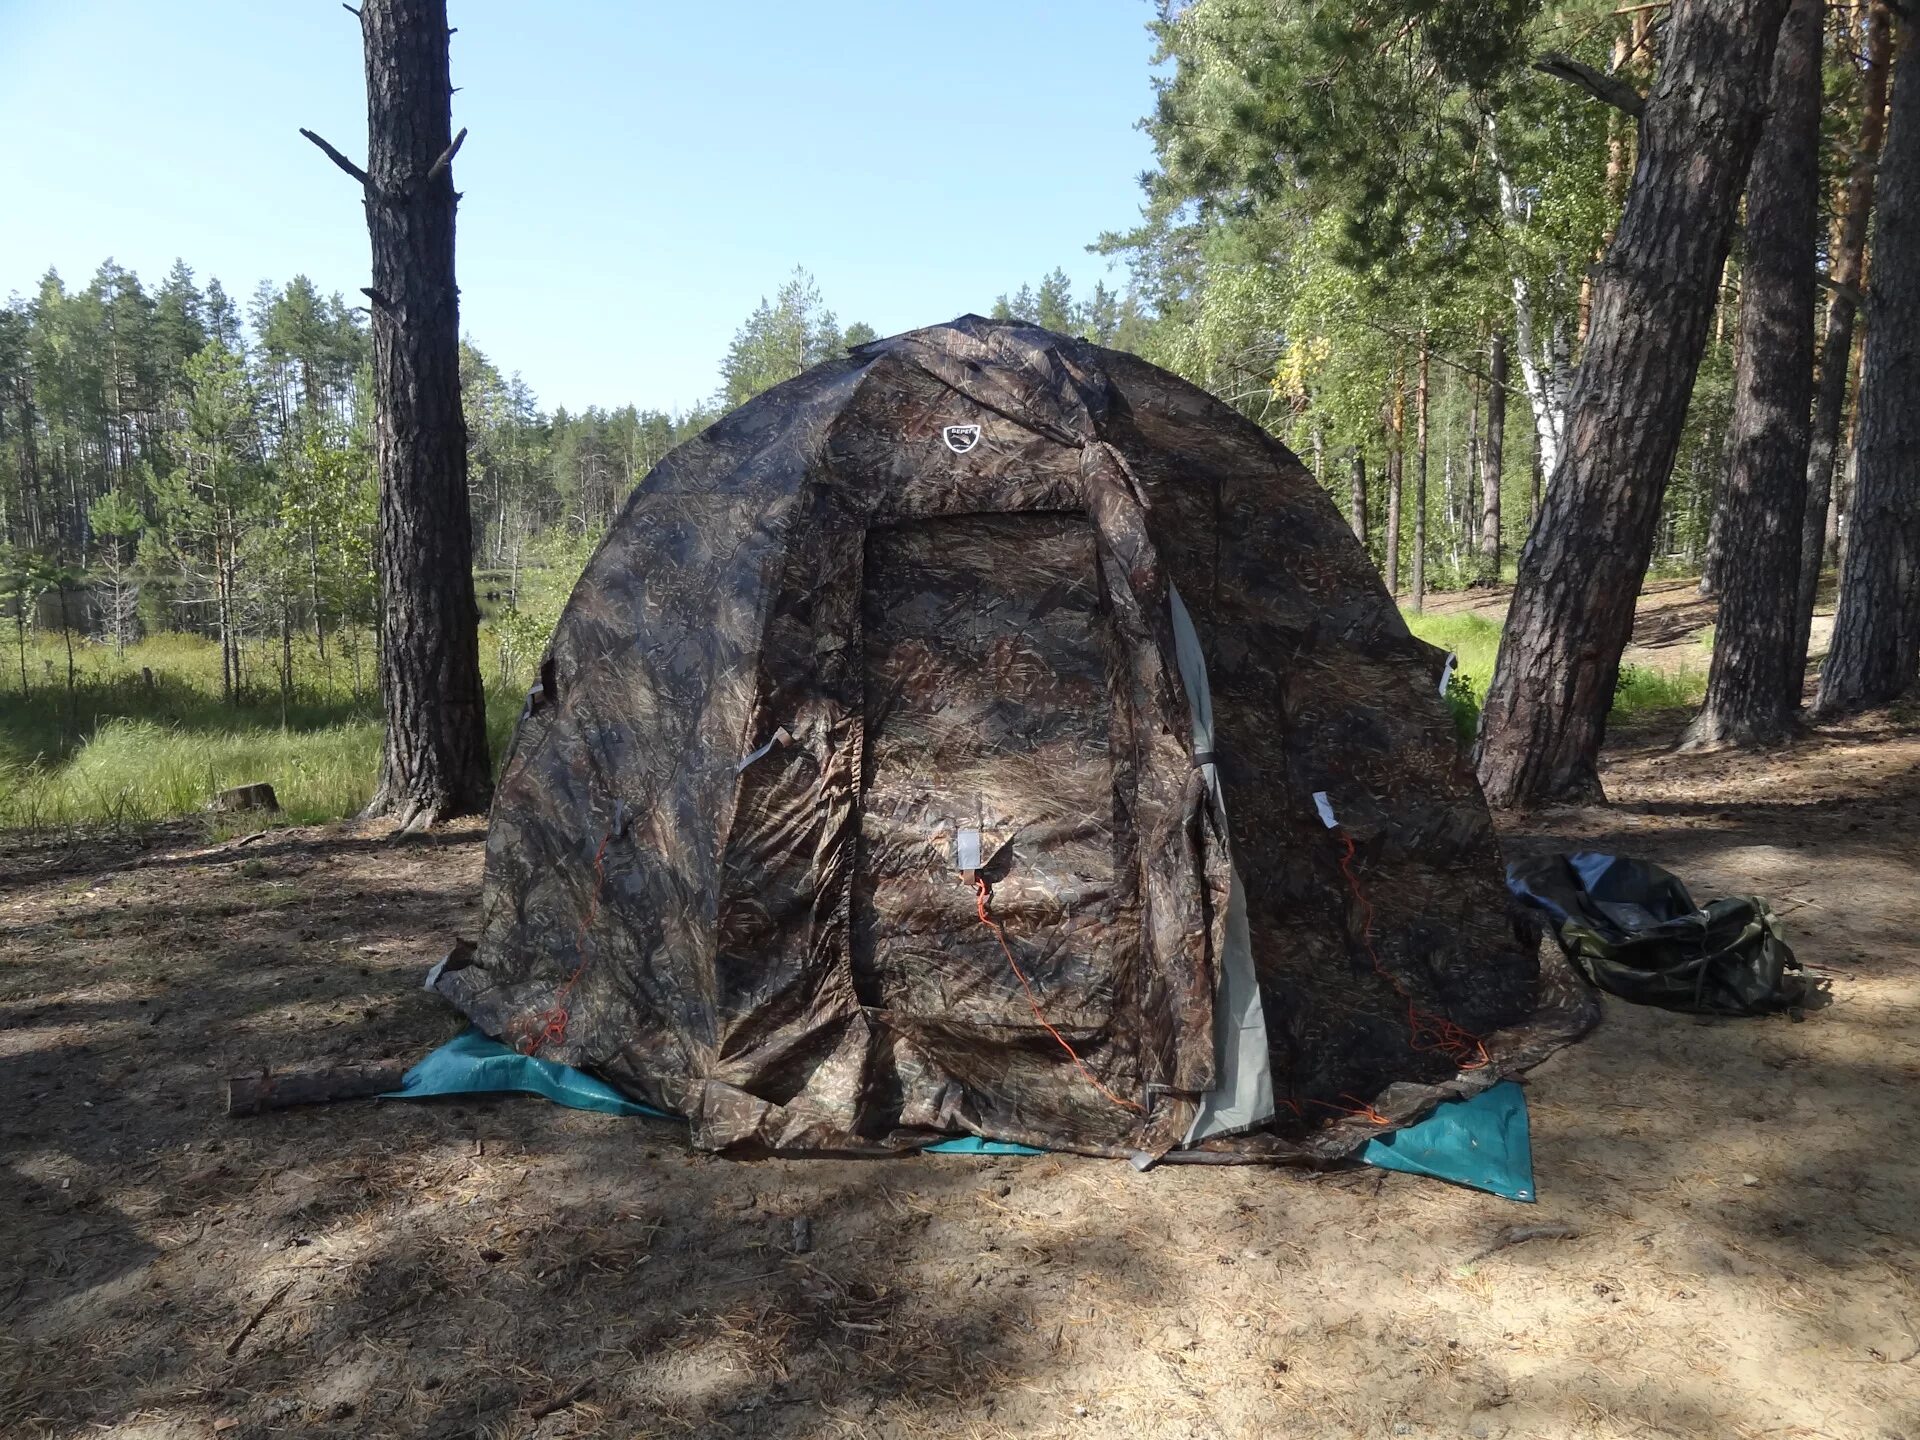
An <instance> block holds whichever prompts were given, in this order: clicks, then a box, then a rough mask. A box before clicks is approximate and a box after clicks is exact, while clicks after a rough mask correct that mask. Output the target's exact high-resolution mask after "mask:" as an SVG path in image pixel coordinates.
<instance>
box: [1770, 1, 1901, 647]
mask: <svg viewBox="0 0 1920 1440" xmlns="http://www.w3.org/2000/svg"><path fill="white" fill-rule="evenodd" d="M1892 60H1893V21H1892V17H1891V16H1890V15H1889V14H1888V13H1887V7H1886V6H1885V5H1884V4H1882V3H1880V0H1874V3H1873V4H1871V5H1870V6H1869V7H1868V10H1867V23H1866V73H1865V74H1864V76H1863V77H1862V79H1863V82H1864V93H1863V95H1862V97H1861V101H1862V103H1861V111H1860V134H1859V137H1858V139H1857V140H1856V141H1855V143H1854V151H1853V163H1852V165H1851V166H1849V168H1848V171H1847V179H1846V184H1845V186H1844V187H1843V190H1842V193H1841V197H1840V206H1839V210H1840V215H1839V219H1838V221H1837V222H1836V225H1835V234H1834V239H1833V250H1832V258H1831V260H1830V261H1829V264H1828V269H1827V275H1828V278H1829V280H1831V282H1832V290H1831V292H1830V295H1829V298H1828V301H1827V324H1826V332H1825V334H1824V335H1823V336H1822V337H1821V343H1820V370H1819V379H1818V384H1817V388H1816V389H1815V391H1814V402H1813V439H1812V443H1811V445H1810V446H1809V447H1808V453H1807V508H1806V516H1805V519H1804V522H1803V528H1802V530H1801V539H1800V595H1799V613H1798V614H1797V615H1796V617H1795V633H1794V656H1795V661H1796V664H1795V669H1794V673H1795V674H1796V675H1802V676H1804V675H1805V673H1806V667H1807V651H1808V648H1809V642H1810V639H1811V636H1812V631H1813V610H1814V606H1815V604H1816V603H1817V602H1818V600H1819V595H1820V571H1821V569H1822V567H1823V566H1824V565H1825V563H1826V558H1827V550H1828V546H1829V543H1830V542H1829V536H1830V535H1831V534H1833V531H1834V527H1833V523H1832V522H1833V517H1834V515H1835V514H1836V513H1837V507H1836V506H1835V505H1834V503H1833V501H1834V499H1835V496H1834V493H1833V492H1834V485H1833V472H1834V461H1835V457H1836V456H1837V455H1838V453H1839V444H1840V421H1841V416H1842V415H1843V413H1844V412H1845V410H1846V401H1847V383H1848V380H1849V377H1850V376H1851V375H1852V374H1853V370H1854V359H1853V355H1854V344H1853V332H1854V321H1855V317H1856V315H1857V313H1858V310H1859V304H1858V299H1857V297H1858V295H1859V292H1860V289H1861V285H1862V283H1863V281H1864V280H1865V278H1866V270H1865V260H1866V251H1867V221H1868V219H1869V217H1870V216H1871V214H1872V212H1873V181H1874V171H1875V167H1876V166H1877V165H1878V163H1879V158H1880V143H1881V141H1882V139H1883V138H1884V137H1885V134H1886V117H1887V69H1888V67H1889V65H1890V64H1891V63H1892ZM1802 683H1803V684H1804V681H1803V682H1802Z"/></svg>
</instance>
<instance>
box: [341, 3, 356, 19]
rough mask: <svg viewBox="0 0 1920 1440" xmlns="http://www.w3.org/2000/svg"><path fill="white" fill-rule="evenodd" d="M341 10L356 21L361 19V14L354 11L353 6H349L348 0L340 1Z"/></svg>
mask: <svg viewBox="0 0 1920 1440" xmlns="http://www.w3.org/2000/svg"><path fill="white" fill-rule="evenodd" d="M340 8H341V9H342V10H344V11H346V12H347V14H349V15H351V16H352V17H353V18H354V19H356V20H358V19H359V18H360V12H359V11H358V10H356V9H354V7H353V6H351V5H349V4H347V0H340Z"/></svg>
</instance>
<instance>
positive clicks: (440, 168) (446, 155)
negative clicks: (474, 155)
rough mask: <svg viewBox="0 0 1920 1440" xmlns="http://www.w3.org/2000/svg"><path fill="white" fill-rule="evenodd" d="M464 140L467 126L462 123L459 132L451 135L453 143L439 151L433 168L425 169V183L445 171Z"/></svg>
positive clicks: (433, 179)
mask: <svg viewBox="0 0 1920 1440" xmlns="http://www.w3.org/2000/svg"><path fill="white" fill-rule="evenodd" d="M466 140H467V127H466V126H464V125H462V126H461V127H460V133H459V134H458V135H456V136H454V137H453V143H452V144H451V145H449V146H447V148H446V149H445V150H442V151H441V152H440V158H439V159H438V160H436V161H434V162H433V168H432V169H430V170H428V171H427V183H428V184H429V185H431V184H432V183H433V182H434V181H436V180H438V179H439V178H440V177H441V176H442V175H443V174H445V173H446V169H447V167H448V166H449V165H451V164H452V163H453V157H454V156H456V155H458V154H459V153H460V147H461V146H462V145H464V144H465V143H466Z"/></svg>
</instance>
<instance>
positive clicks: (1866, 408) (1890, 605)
mask: <svg viewBox="0 0 1920 1440" xmlns="http://www.w3.org/2000/svg"><path fill="white" fill-rule="evenodd" d="M1899 28H1900V32H1901V33H1900V35H1899V37H1898V40H1897V46H1898V49H1899V50H1900V51H1901V52H1902V54H1903V55H1904V57H1905V58H1904V61H1903V62H1902V63H1900V65H1899V67H1898V68H1897V69H1896V71H1895V74H1894V82H1893V99H1892V101H1891V103H1890V106H1889V109H1888V116H1887V143H1886V149H1885V150H1884V151H1883V152H1882V153H1881V156H1880V177H1879V187H1878V188H1879V200H1878V204H1877V207H1876V213H1875V215H1874V220H1873V284H1872V288H1871V289H1870V290H1869V291H1868V292H1867V324H1866V351H1865V356H1864V358H1863V360H1862V368H1861V375H1860V402H1859V410H1858V421H1857V427H1856V431H1855V438H1854V482H1853V508H1852V511H1851V513H1850V519H1849V522H1848V526H1847V549H1846V556H1845V559H1844V560H1843V562H1842V566H1841V571H1840V607H1839V610H1838V611H1837V612H1836V614H1835V615H1834V620H1833V648H1832V649H1831V650H1830V651H1829V652H1828V655H1827V663H1826V665H1825V667H1824V668H1823V669H1822V670H1821V673H1820V698H1819V701H1818V705H1817V709H1818V711H1819V713H1821V714H1823V715H1834V714H1845V713H1848V712H1851V711H1855V710H1864V709H1867V708H1868V707H1870V706H1874V705H1881V704H1884V703H1886V702H1887V701H1889V700H1892V699H1894V698H1896V697H1897V696H1898V695H1900V693H1901V692H1902V691H1904V690H1905V689H1906V688H1907V686H1909V685H1911V684H1912V683H1913V681H1914V676H1915V670H1916V666H1917V665H1920V76H1916V75H1915V73H1914V70H1915V62H1914V59H1913V56H1914V55H1915V54H1916V53H1920V51H1916V50H1915V48H1914V43H1913V33H1912V32H1913V26H1912V25H1910V24H1906V23H1902V24H1901V25H1900V27H1899Z"/></svg>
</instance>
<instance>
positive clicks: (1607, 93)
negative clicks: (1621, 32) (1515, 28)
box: [1533, 50, 1647, 120]
mask: <svg viewBox="0 0 1920 1440" xmlns="http://www.w3.org/2000/svg"><path fill="white" fill-rule="evenodd" d="M1533 68H1534V69H1536V70H1538V71H1539V72H1540V73H1541V74H1542V75H1551V76H1553V78H1554V79H1556V80H1564V81H1566V82H1567V83H1568V84H1569V85H1577V86H1579V87H1580V88H1581V89H1582V90H1584V91H1586V92H1587V93H1588V94H1589V95H1591V96H1593V98H1594V99H1596V100H1598V101H1600V102H1602V103H1603V104H1607V105H1611V106H1613V108H1614V109H1616V110H1620V111H1623V112H1625V113H1626V114H1628V115H1631V116H1633V118H1634V119H1636V120H1638V119H1639V118H1640V117H1641V116H1642V115H1643V114H1645V113H1646V109H1647V97H1646V96H1644V95H1642V94H1641V93H1640V92H1639V91H1638V90H1636V89H1634V88H1633V86H1631V85H1629V84H1628V83H1627V82H1626V81H1624V80H1622V79H1620V78H1619V77H1618V76H1615V75H1606V74H1603V73H1601V72H1600V71H1598V70H1596V69H1594V68H1593V67H1592V66H1591V65H1588V64H1587V63H1585V62H1584V61H1581V60H1576V59H1574V58H1573V57H1572V56H1571V55H1562V54H1561V53H1560V52H1559V51H1557V50H1549V51H1547V52H1546V53H1545V54H1544V55H1542V56H1540V58H1539V59H1537V60H1535V61H1534V62H1533Z"/></svg>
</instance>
